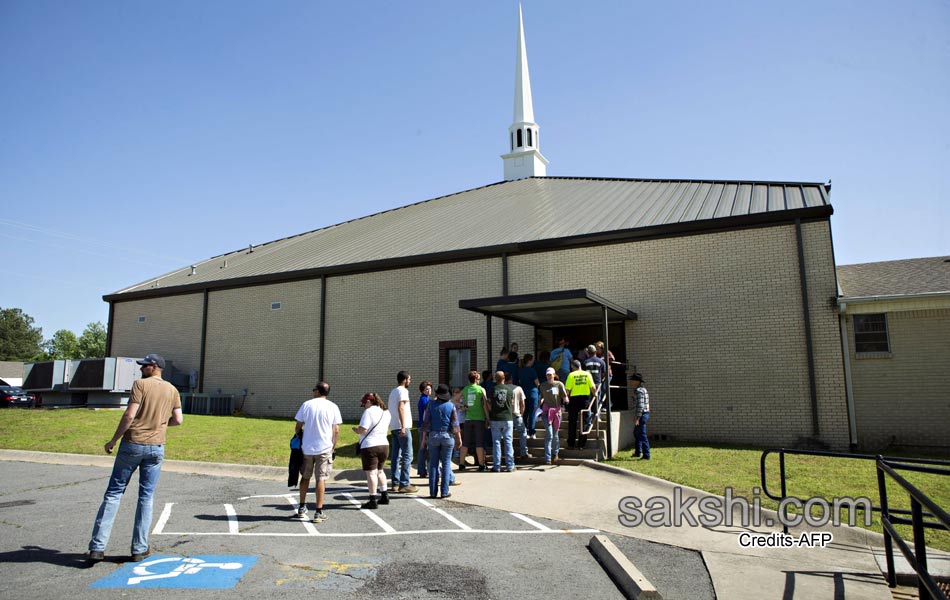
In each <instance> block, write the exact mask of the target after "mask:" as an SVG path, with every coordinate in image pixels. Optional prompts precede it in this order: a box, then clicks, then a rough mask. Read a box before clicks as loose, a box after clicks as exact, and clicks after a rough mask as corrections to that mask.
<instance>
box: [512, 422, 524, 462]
mask: <svg viewBox="0 0 950 600" xmlns="http://www.w3.org/2000/svg"><path fill="white" fill-rule="evenodd" d="M524 423H525V421H524V419H523V418H522V417H520V416H516V417H515V420H514V421H512V422H511V424H512V426H513V427H514V430H515V431H517V432H518V446H519V448H518V450H519V452H518V456H521V457H524V456H525V455H526V454H527V453H528V431H527V429H525V425H524Z"/></svg>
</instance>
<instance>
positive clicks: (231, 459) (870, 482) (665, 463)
mask: <svg viewBox="0 0 950 600" xmlns="http://www.w3.org/2000/svg"><path fill="white" fill-rule="evenodd" d="M121 415H122V412H121V410H86V409H63V410H4V411H0V447H3V448H7V449H15V450H39V451H43V452H69V453H75V454H103V451H102V445H103V444H105V443H106V442H107V441H108V440H109V438H111V437H112V433H113V432H114V431H115V426H116V424H117V423H118V422H119V418H120V416H121ZM353 425H354V423H346V424H344V425H343V426H342V427H341V428H340V441H339V444H338V445H337V459H336V462H335V464H334V467H335V468H337V469H341V470H346V469H359V468H360V462H359V459H358V458H356V457H355V456H354V454H353V452H354V450H355V445H356V443H357V436H356V434H355V433H353V432H352V430H351V429H350V428H351V427H352V426H353ZM293 432H294V422H293V420H291V419H252V418H246V417H211V416H202V415H185V424H184V426H182V427H172V428H169V430H168V444H167V448H166V450H165V452H166V454H165V456H166V457H167V458H169V459H177V460H197V461H206V462H222V463H239V464H253V465H270V466H275V467H284V466H286V465H287V459H288V455H289V443H290V438H291V436H292V435H293ZM416 440H417V443H418V436H416ZM761 455H762V450H761V449H755V448H739V447H723V446H708V445H700V444H674V443H668V444H663V445H661V446H659V447H657V448H656V449H655V451H654V453H653V460H651V461H640V460H632V459H629V458H623V459H620V458H618V459H614V460H611V461H608V462H609V464H612V465H615V466H618V467H622V468H625V469H629V470H631V471H636V472H638V473H644V474H646V475H652V476H654V477H659V478H661V479H666V480H668V481H672V482H675V483H679V484H682V485H687V486H690V487H695V488H699V489H702V490H706V491H708V492H712V493H714V494H720V495H721V494H723V493H724V491H725V488H726V486H730V487H732V489H733V495H734V496H744V497H746V498H752V497H754V495H755V494H754V493H753V491H754V490H753V488H758V487H759V486H760V485H761V484H760V480H759V458H760V457H761ZM625 456H629V454H625ZM767 467H768V471H767V472H768V474H769V481H768V485H769V490H770V491H771V492H772V493H773V494H776V495H778V493H779V490H780V489H781V488H780V486H779V476H778V473H779V470H778V456H776V455H773V456H771V457H770V458H769V461H768V464H767ZM786 471H787V476H788V493H789V495H793V496H797V497H799V498H810V497H817V496H820V497H824V498H833V497H839V498H840V497H844V496H850V497H852V498H854V497H858V496H867V497H869V498H871V501H872V503H873V504H874V505H878V504H879V503H880V501H879V497H878V490H877V476H876V473H875V469H874V463H873V461H858V460H844V459H832V458H825V457H816V456H788V457H787V458H786ZM904 475H905V477H906V478H907V479H908V480H909V481H910V482H911V483H913V484H914V485H916V486H918V487H919V488H920V489H921V490H923V491H924V492H925V493H927V494H928V495H929V496H930V497H931V498H933V499H934V501H936V502H937V504H939V505H940V506H942V507H944V508H945V509H946V508H947V507H950V476H943V477H941V476H936V475H923V474H920V473H910V472H905V473H904ZM760 497H761V498H762V506H764V507H766V508H772V509H774V508H777V507H778V503H777V502H774V501H772V500H769V499H768V498H766V497H765V495H764V494H760ZM888 499H889V502H890V506H891V507H897V508H909V506H910V503H909V500H908V499H907V495H906V494H904V493H902V490H900V488H899V487H898V486H897V485H896V484H894V483H893V482H891V483H889V485H888ZM871 529H872V530H873V531H878V532H880V531H881V525H880V519H879V513H874V514H873V522H872V525H871ZM901 533H902V535H904V537H905V539H908V540H910V539H911V533H910V527H903V528H901ZM926 537H927V544H928V545H929V546H931V547H935V548H940V549H942V550H948V551H950V532H947V531H935V530H929V531H927V534H926Z"/></svg>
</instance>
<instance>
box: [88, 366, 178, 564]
mask: <svg viewBox="0 0 950 600" xmlns="http://www.w3.org/2000/svg"><path fill="white" fill-rule="evenodd" d="M136 362H138V364H140V365H142V378H141V379H138V380H136V381H135V382H134V383H133V384H132V395H131V396H130V397H129V405H128V407H127V408H126V409H125V414H123V415H122V419H121V420H120V421H119V425H118V426H117V427H116V428H115V434H114V435H113V436H112V439H111V440H109V441H108V442H106V444H105V446H104V447H103V448H104V449H105V451H106V454H112V450H113V448H115V445H116V443H117V442H118V441H119V440H120V439H121V440H122V444H121V445H120V446H119V452H118V453H117V454H116V456H115V464H114V465H113V467H112V477H110V478H109V485H108V487H106V493H105V495H104V496H103V497H102V504H101V505H100V506H99V513H98V514H97V515H96V523H95V526H94V527H93V529H92V539H91V540H89V554H87V555H86V557H87V559H88V560H89V562H92V563H96V562H100V561H102V560H104V559H105V550H106V545H107V544H108V543H109V534H111V533H112V523H113V522H114V521H115V515H116V513H117V512H118V511H119V502H121V501H122V495H123V494H124V493H125V488H127V487H128V485H129V480H130V479H131V478H132V474H133V473H135V471H136V469H138V471H139V501H138V505H137V506H136V508H135V526H134V527H133V529H132V562H139V561H141V560H143V559H144V558H145V557H146V556H148V555H149V554H150V550H149V547H148V531H149V529H150V528H151V526H152V494H153V493H154V492H155V486H156V485H157V484H158V476H159V474H160V473H161V471H162V461H163V460H164V459H165V429H166V428H167V427H169V426H175V425H181V423H182V414H181V397H180V396H179V395H178V390H177V389H175V386H173V385H172V384H170V383H168V382H167V381H165V380H164V379H162V369H164V368H165V359H164V358H162V357H161V356H159V355H158V354H149V355H147V356H146V357H145V358H143V359H142V360H140V361H136Z"/></svg>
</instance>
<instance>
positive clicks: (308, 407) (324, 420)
mask: <svg viewBox="0 0 950 600" xmlns="http://www.w3.org/2000/svg"><path fill="white" fill-rule="evenodd" d="M329 393H330V384H328V383H327V382H325V381H321V382H320V383H318V384H317V386H316V387H315V388H313V399H312V400H307V401H306V402H304V403H303V405H301V407H300V410H298V411H297V415H296V416H295V417H294V420H295V421H297V430H296V431H297V433H300V431H301V430H303V440H302V441H301V444H300V449H301V450H302V451H303V464H301V466H300V506H299V507H298V508H297V512H296V513H295V514H294V518H295V519H299V520H301V521H304V520H306V518H307V490H308V489H309V488H310V475H312V474H316V478H317V486H316V488H317V489H316V497H317V510H316V512H315V513H314V515H313V522H314V523H320V522H322V521H326V520H327V517H326V515H325V514H324V513H323V496H324V493H325V491H326V479H327V478H328V477H329V476H330V467H332V466H333V456H334V454H336V441H337V438H338V437H339V435H340V423H342V422H343V419H342V418H341V417H340V408H339V407H338V406H337V405H336V404H334V403H333V402H330V400H328V399H327V394H329Z"/></svg>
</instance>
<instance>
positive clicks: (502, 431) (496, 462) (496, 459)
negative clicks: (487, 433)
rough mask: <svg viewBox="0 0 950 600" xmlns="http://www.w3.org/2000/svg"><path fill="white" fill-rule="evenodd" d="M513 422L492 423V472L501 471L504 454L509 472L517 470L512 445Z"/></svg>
mask: <svg viewBox="0 0 950 600" xmlns="http://www.w3.org/2000/svg"><path fill="white" fill-rule="evenodd" d="M511 430H512V423H511V421H492V422H491V438H492V444H493V446H492V469H491V470H492V471H494V472H496V473H497V472H498V471H499V470H500V469H501V457H502V452H504V457H505V466H506V467H507V468H508V470H509V471H511V470H513V469H514V468H515V450H514V447H512V445H511Z"/></svg>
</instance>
